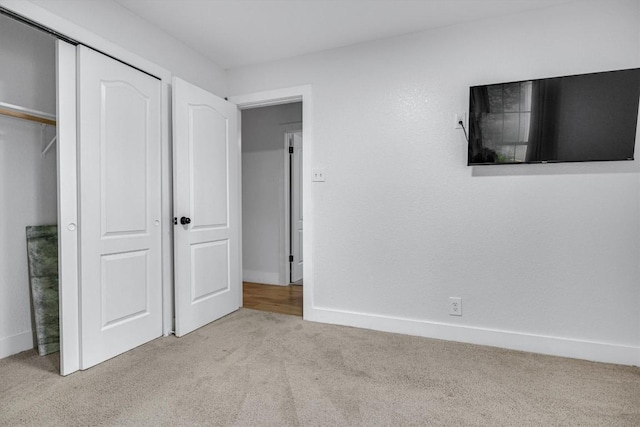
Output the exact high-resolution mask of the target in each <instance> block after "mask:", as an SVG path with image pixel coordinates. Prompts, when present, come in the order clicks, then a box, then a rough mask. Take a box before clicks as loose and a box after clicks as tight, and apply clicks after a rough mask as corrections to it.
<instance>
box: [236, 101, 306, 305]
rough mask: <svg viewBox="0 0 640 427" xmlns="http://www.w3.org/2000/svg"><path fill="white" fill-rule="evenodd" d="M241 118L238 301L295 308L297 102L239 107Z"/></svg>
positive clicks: (298, 280)
mask: <svg viewBox="0 0 640 427" xmlns="http://www.w3.org/2000/svg"><path fill="white" fill-rule="evenodd" d="M241 123H242V125H241V126H242V206H243V208H242V223H243V245H242V246H243V283H244V286H243V288H244V298H243V299H244V306H245V307H249V308H256V309H263V310H267V311H276V312H285V313H287V314H294V313H300V314H301V312H302V289H301V285H302V283H303V268H302V267H303V264H302V252H303V251H302V246H303V241H302V236H303V234H302V233H303V215H302V206H303V205H302V176H303V175H302V173H303V172H302V158H303V155H302V153H303V152H302V137H303V130H302V102H291V103H281V104H278V105H271V106H261V107H257V108H250V109H244V110H241ZM291 286H297V287H298V289H291V288H289V289H287V288H288V287H291ZM279 288H280V289H279Z"/></svg>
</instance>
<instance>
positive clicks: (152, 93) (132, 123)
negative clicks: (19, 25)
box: [78, 46, 162, 369]
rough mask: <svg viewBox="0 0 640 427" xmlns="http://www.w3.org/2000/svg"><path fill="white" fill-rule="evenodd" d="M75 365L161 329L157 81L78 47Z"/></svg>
mask: <svg viewBox="0 0 640 427" xmlns="http://www.w3.org/2000/svg"><path fill="white" fill-rule="evenodd" d="M78 79H79V81H78V113H79V114H78V120H79V127H78V129H79V135H78V137H79V145H78V151H79V177H80V181H79V182H80V200H79V205H80V218H79V233H80V331H81V346H80V368H81V369H86V368H89V367H91V366H93V365H95V364H97V363H100V362H102V361H104V360H106V359H109V358H111V357H113V356H116V355H118V354H120V353H124V352H125V351H127V350H130V349H132V348H134V347H137V346H139V345H141V344H144V343H146V342H147V341H150V340H152V339H154V338H157V337H159V336H161V335H162V270H161V268H162V263H161V233H160V229H161V227H160V220H161V163H160V150H161V127H160V125H161V120H160V118H161V112H160V98H161V84H160V81H159V80H158V79H156V78H154V77H152V76H150V75H148V74H145V73H143V72H141V71H139V70H136V69H135V68H132V67H130V66H128V65H125V64H123V63H121V62H118V61H116V60H114V59H112V58H109V57H107V56H105V55H103V54H101V53H99V52H96V51H94V50H92V49H89V48H87V47H85V46H78Z"/></svg>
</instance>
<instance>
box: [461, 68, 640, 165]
mask: <svg viewBox="0 0 640 427" xmlns="http://www.w3.org/2000/svg"><path fill="white" fill-rule="evenodd" d="M639 102H640V68H637V69H630V70H620V71H609V72H603V73H592V74H581V75H574V76H565V77H555V78H548V79H538V80H526V81H520V82H512V83H500V84H490V85H484V86H473V87H471V88H470V95H469V158H468V165H470V166H471V165H494V164H514V163H551V162H584V161H603V160H633V153H634V147H635V142H636V126H637V123H638V104H639Z"/></svg>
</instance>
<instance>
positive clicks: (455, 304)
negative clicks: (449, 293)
mask: <svg viewBox="0 0 640 427" xmlns="http://www.w3.org/2000/svg"><path fill="white" fill-rule="evenodd" d="M449 315H450V316H462V298H459V297H449Z"/></svg>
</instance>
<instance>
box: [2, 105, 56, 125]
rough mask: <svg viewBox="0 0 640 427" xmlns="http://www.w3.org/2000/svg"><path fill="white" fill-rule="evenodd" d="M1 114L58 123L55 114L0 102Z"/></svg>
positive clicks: (40, 121) (34, 120)
mask: <svg viewBox="0 0 640 427" xmlns="http://www.w3.org/2000/svg"><path fill="white" fill-rule="evenodd" d="M0 114H2V115H4V116H10V117H15V118H18V119H24V120H31V121H33V122H38V123H44V124H45V125H52V126H55V125H56V121H55V118H56V116H54V115H53V114H49V113H43V112H42V111H37V110H31V109H29V108H23V107H18V106H17V105H12V104H7V103H6V102H0Z"/></svg>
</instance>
